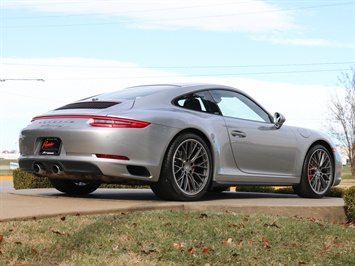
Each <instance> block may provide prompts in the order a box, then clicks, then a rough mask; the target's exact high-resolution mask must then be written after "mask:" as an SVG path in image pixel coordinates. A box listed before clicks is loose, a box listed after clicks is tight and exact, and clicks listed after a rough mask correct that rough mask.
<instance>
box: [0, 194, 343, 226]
mask: <svg viewBox="0 0 355 266" xmlns="http://www.w3.org/2000/svg"><path fill="white" fill-rule="evenodd" d="M155 209H160V210H161V209H184V210H203V211H206V210H210V211H222V212H224V211H231V212H238V213H243V214H252V213H261V214H268V215H282V216H290V217H295V216H297V217H304V218H312V219H317V220H321V221H327V222H338V223H345V222H346V220H347V218H346V214H345V210H344V201H343V199H342V198H330V197H326V198H323V199H305V198H300V197H298V196H296V195H282V194H272V193H245V192H224V193H220V194H215V193H207V194H206V195H205V196H204V197H203V198H202V199H201V200H200V201H196V202H172V201H162V200H160V199H158V198H157V197H156V196H155V195H154V193H153V192H152V191H151V190H150V189H98V190H97V191H95V192H94V193H92V194H90V195H87V196H86V197H69V196H67V195H65V194H62V193H59V192H58V191H56V190H55V189H25V190H16V191H15V192H11V193H3V194H0V221H8V220H28V219H38V218H46V217H53V216H59V215H60V216H65V215H85V214H102V213H115V212H131V211H142V210H155Z"/></svg>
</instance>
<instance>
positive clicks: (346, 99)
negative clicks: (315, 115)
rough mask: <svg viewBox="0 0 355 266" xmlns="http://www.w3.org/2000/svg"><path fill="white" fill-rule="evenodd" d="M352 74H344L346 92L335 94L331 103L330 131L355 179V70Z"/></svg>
mask: <svg viewBox="0 0 355 266" xmlns="http://www.w3.org/2000/svg"><path fill="white" fill-rule="evenodd" d="M351 70H352V73H351V74H350V75H349V74H348V73H342V76H341V77H339V83H340V85H342V86H343V87H344V88H345V92H344V93H343V94H341V96H339V94H335V95H334V96H333V97H332V99H331V101H330V103H329V117H328V129H329V130H330V133H331V135H332V136H333V138H334V139H335V140H336V141H337V143H338V145H339V146H341V147H342V148H343V149H344V150H345V151H346V155H347V157H348V159H349V161H350V168H351V174H352V176H353V177H355V68H352V69H351Z"/></svg>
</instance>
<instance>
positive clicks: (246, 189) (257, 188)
mask: <svg viewBox="0 0 355 266" xmlns="http://www.w3.org/2000/svg"><path fill="white" fill-rule="evenodd" d="M235 191H237V192H261V193H276V190H275V189H274V188H273V187H268V186H265V187H264V186H238V187H236V188H235Z"/></svg>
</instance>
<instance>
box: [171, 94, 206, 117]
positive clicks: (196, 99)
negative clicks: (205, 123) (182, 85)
mask: <svg viewBox="0 0 355 266" xmlns="http://www.w3.org/2000/svg"><path fill="white" fill-rule="evenodd" d="M205 103H206V100H205V94H204V92H196V93H192V94H188V95H185V96H183V97H181V98H180V99H178V100H176V101H175V104H176V105H177V106H180V107H183V108H186V109H190V110H195V111H200V112H207V108H206V105H205Z"/></svg>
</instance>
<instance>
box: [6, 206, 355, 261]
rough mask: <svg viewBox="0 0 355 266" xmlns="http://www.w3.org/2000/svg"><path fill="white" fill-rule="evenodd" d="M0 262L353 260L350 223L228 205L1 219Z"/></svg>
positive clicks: (353, 231) (354, 244) (353, 238)
mask: <svg viewBox="0 0 355 266" xmlns="http://www.w3.org/2000/svg"><path fill="white" fill-rule="evenodd" d="M0 224H1V229H0V265H239V264H240V265H353V263H354V261H355V227H351V226H348V225H339V224H332V223H323V222H319V221H316V220H314V219H301V218H297V217H294V218H286V217H280V216H266V215H256V214H255V215H243V214H238V213H234V212H229V211H223V212H201V211H189V212H187V211H178V210H174V211H171V210H165V211H149V212H136V213H116V214H111V215H95V216H67V217H56V218H51V219H43V220H31V221H13V222H3V223H0Z"/></svg>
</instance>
